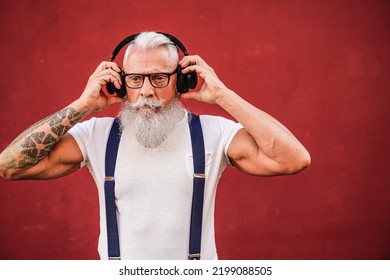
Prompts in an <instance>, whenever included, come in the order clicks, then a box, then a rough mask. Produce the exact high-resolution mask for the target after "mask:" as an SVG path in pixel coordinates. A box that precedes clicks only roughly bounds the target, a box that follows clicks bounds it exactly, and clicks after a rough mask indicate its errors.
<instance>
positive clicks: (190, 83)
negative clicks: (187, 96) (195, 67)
mask: <svg viewBox="0 0 390 280" xmlns="http://www.w3.org/2000/svg"><path fill="white" fill-rule="evenodd" d="M182 70H183V68H182V67H181V66H180V65H179V66H178V68H177V83H176V88H177V91H178V92H179V93H186V92H188V91H189V90H190V89H194V88H196V85H197V83H198V75H197V74H196V72H190V73H187V74H183V73H182V72H181V71H182Z"/></svg>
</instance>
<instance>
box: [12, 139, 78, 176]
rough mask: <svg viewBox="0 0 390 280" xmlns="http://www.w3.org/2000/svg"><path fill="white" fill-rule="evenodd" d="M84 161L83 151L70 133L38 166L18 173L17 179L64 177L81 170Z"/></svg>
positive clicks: (16, 174)
mask: <svg viewBox="0 0 390 280" xmlns="http://www.w3.org/2000/svg"><path fill="white" fill-rule="evenodd" d="M82 161H83V155H82V153H81V150H80V148H79V146H78V144H77V142H76V140H75V139H74V138H73V136H71V135H70V134H69V133H68V134H65V135H64V136H63V137H62V138H61V139H60V140H59V141H58V142H57V143H56V145H55V146H54V147H53V149H52V150H51V151H50V152H49V153H48V154H47V155H46V156H45V157H44V158H43V159H42V160H41V161H39V162H38V163H37V164H36V165H34V166H32V167H30V168H27V169H24V170H19V171H17V172H16V173H15V179H16V180H22V179H37V180H44V179H54V178H58V177H62V176H65V175H67V174H70V173H72V172H74V171H76V170H77V169H79V168H80V164H81V162H82Z"/></svg>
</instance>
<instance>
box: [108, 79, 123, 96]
mask: <svg viewBox="0 0 390 280" xmlns="http://www.w3.org/2000/svg"><path fill="white" fill-rule="evenodd" d="M121 79H122V86H121V88H120V89H117V88H116V87H115V85H114V84H113V83H111V82H109V83H107V84H106V89H107V92H108V93H109V94H116V96H118V97H120V98H124V97H125V96H126V94H127V92H126V84H125V79H124V78H123V77H122V78H121Z"/></svg>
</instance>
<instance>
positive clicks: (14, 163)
mask: <svg viewBox="0 0 390 280" xmlns="http://www.w3.org/2000/svg"><path fill="white" fill-rule="evenodd" d="M82 117H83V115H82V114H81V113H80V112H77V111H76V110H75V109H73V108H70V107H67V108H64V109H62V110H60V111H58V112H56V113H54V114H53V115H51V116H49V117H47V118H45V119H43V120H41V121H39V122H37V123H35V124H33V125H32V126H30V127H29V128H28V129H26V130H25V131H24V132H23V133H22V134H20V135H19V137H17V138H16V139H15V140H14V141H13V142H12V143H11V144H10V145H9V146H8V147H7V149H6V150H8V152H7V153H5V155H4V156H6V157H8V160H7V162H8V164H7V166H8V167H9V168H14V169H24V168H28V167H31V166H33V165H35V164H36V163H38V162H39V161H40V160H41V159H42V158H44V157H45V156H46V155H47V154H48V153H49V151H50V150H51V149H52V148H53V146H54V145H55V144H56V143H57V141H58V140H59V139H61V137H62V136H63V135H64V134H65V133H66V132H67V131H68V130H69V129H71V128H72V127H73V126H74V125H75V124H76V123H78V122H79V121H80V120H81V119H82Z"/></svg>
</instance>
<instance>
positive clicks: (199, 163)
mask: <svg viewBox="0 0 390 280" xmlns="http://www.w3.org/2000/svg"><path fill="white" fill-rule="evenodd" d="M190 118H191V120H190V122H189V129H190V134H191V144H192V155H193V161H194V179H193V197H192V208H191V227H190V242H189V256H188V259H190V260H199V259H200V248H201V237H202V216H203V197H204V185H205V151H204V140H203V132H202V126H201V123H200V120H199V116H196V115H194V114H190ZM119 141H120V131H119V120H118V119H115V120H114V122H113V124H112V127H111V131H110V134H109V137H108V141H107V147H106V161H105V175H106V176H105V178H104V195H105V203H106V222H107V246H108V258H109V259H117V260H120V247H119V236H118V224H117V217H116V205H115V177H114V175H115V174H114V173H115V165H116V158H117V154H118V147H119Z"/></svg>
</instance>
